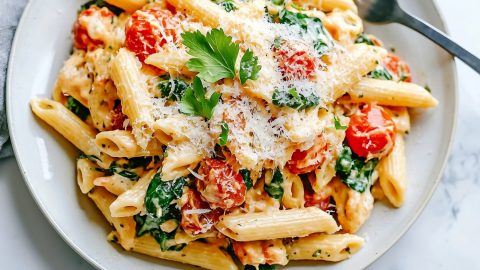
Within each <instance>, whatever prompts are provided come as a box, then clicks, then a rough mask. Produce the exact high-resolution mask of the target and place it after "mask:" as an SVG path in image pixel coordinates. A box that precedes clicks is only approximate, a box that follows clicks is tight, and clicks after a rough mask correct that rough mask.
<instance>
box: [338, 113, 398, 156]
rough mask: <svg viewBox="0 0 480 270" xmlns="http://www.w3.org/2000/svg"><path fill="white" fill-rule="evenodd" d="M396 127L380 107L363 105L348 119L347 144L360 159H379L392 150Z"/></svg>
mask: <svg viewBox="0 0 480 270" xmlns="http://www.w3.org/2000/svg"><path fill="white" fill-rule="evenodd" d="M395 132H396V127H395V123H394V122H393V120H392V118H391V117H390V115H389V114H388V113H387V112H386V111H385V110H384V109H383V108H382V107H380V106H377V105H371V104H368V105H365V106H364V107H363V109H361V110H360V111H358V112H357V113H356V114H354V115H353V116H352V117H351V118H350V124H349V126H348V128H347V131H346V139H347V143H348V145H349V146H350V148H351V149H352V151H353V152H354V153H355V154H357V155H358V156H360V157H365V158H370V157H381V156H383V155H386V154H388V153H389V152H390V150H391V149H392V147H393V145H394V142H395Z"/></svg>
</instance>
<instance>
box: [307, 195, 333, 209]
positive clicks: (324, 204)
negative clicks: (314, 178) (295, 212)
mask: <svg viewBox="0 0 480 270" xmlns="http://www.w3.org/2000/svg"><path fill="white" fill-rule="evenodd" d="M310 206H316V207H318V208H320V209H322V210H323V211H327V209H328V207H329V206H330V196H327V197H323V196H322V195H321V194H318V193H315V192H311V193H310V192H305V207H310Z"/></svg>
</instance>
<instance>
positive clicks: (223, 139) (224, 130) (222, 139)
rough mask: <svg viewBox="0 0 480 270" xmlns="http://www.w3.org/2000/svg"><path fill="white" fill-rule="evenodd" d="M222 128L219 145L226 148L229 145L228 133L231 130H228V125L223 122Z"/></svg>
mask: <svg viewBox="0 0 480 270" xmlns="http://www.w3.org/2000/svg"><path fill="white" fill-rule="evenodd" d="M221 127H222V133H221V134H220V138H219V140H218V144H219V145H220V146H225V145H227V140H228V131H229V130H230V129H229V128H228V124H227V123H226V122H222V124H221Z"/></svg>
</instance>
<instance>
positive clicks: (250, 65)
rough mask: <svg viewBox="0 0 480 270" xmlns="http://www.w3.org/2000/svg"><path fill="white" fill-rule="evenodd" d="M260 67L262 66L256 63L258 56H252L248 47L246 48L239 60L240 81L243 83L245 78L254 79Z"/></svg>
mask: <svg viewBox="0 0 480 270" xmlns="http://www.w3.org/2000/svg"><path fill="white" fill-rule="evenodd" d="M261 69H262V66H261V65H259V64H258V57H256V56H254V55H253V52H252V51H250V49H247V51H246V52H245V53H244V54H243V57H242V60H241V61H240V72H239V73H240V82H241V83H242V84H245V82H246V81H247V80H256V79H257V78H258V72H260V70H261Z"/></svg>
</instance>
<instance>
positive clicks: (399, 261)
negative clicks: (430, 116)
mask: <svg viewBox="0 0 480 270" xmlns="http://www.w3.org/2000/svg"><path fill="white" fill-rule="evenodd" d="M436 2H437V3H438V6H439V8H440V10H441V12H442V13H443V15H444V18H445V21H446V23H447V26H448V28H449V30H450V33H451V36H452V37H453V38H454V40H456V41H458V42H459V43H460V44H463V45H464V46H465V47H466V48H467V49H469V50H470V51H472V52H473V53H474V54H476V55H479V56H480V27H479V26H480V17H479V15H478V10H480V1H478V0H457V1H451V0H437V1H436ZM457 67H458V78H459V88H460V102H459V116H458V124H457V133H456V137H455V142H454V146H453V151H452V154H451V156H450V159H449V163H448V166H447V167H446V170H445V173H444V176H443V179H442V181H441V183H440V185H439V186H438V189H437V190H436V192H435V194H434V195H433V197H432V199H431V201H430V202H429V204H428V206H427V207H426V208H425V210H424V212H423V213H422V214H421V215H420V217H419V219H418V220H417V221H416V222H415V223H414V225H413V226H412V227H411V228H410V230H409V231H408V232H407V233H406V234H405V235H404V236H403V237H402V238H401V239H400V241H398V242H397V243H396V244H395V245H394V246H393V247H392V248H391V249H390V250H389V251H388V252H387V253H385V255H383V256H382V257H381V258H380V259H379V260H378V261H376V262H375V263H374V264H372V265H371V266H370V267H369V268H368V269H370V270H377V269H382V270H384V269H391V270H397V269H437V270H440V269H448V270H450V269H480V259H478V257H477V256H478V255H477V252H478V251H477V250H476V248H477V246H476V244H477V243H479V242H480V234H479V233H478V228H479V227H480V214H479V211H478V206H480V195H479V194H480V177H479V178H477V177H478V176H477V173H479V172H480V143H479V142H478V140H477V139H476V138H478V136H479V135H480V125H479V124H478V120H480V106H479V105H480V92H479V91H480V76H479V75H478V74H476V73H475V72H474V71H472V70H470V69H469V68H468V67H467V66H466V65H464V64H463V63H460V62H457ZM0 205H2V209H3V213H2V218H0V228H1V229H2V233H1V234H0V269H35V270H37V269H42V270H43V269H72V270H80V269H93V267H92V266H90V265H89V264H88V263H87V262H86V261H85V260H83V259H82V258H81V257H80V256H79V255H77V254H76V253H75V252H74V251H73V250H72V249H71V248H70V247H69V246H68V245H67V244H66V243H65V242H64V241H63V240H62V239H61V238H60V236H59V235H58V234H57V233H56V232H55V231H54V229H53V228H52V227H51V226H50V224H49V223H48V221H47V220H46V218H45V217H44V216H43V215H42V213H41V212H40V210H39V208H38V207H37V205H36V204H35V203H34V201H33V199H32V196H31V195H30V193H29V192H28V189H27V187H26V185H25V183H24V181H23V179H22V176H21V174H20V171H19V169H18V167H17V164H16V161H15V159H14V158H10V159H6V160H2V161H0Z"/></svg>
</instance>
